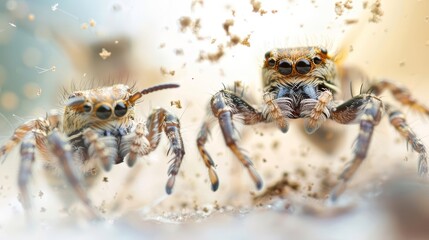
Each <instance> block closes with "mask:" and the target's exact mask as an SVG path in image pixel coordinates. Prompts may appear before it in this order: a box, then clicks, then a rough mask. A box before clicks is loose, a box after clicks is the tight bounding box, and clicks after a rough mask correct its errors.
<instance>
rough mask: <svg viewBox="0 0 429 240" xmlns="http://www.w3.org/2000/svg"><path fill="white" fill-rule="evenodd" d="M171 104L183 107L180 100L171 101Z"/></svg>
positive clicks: (179, 107)
mask: <svg viewBox="0 0 429 240" xmlns="http://www.w3.org/2000/svg"><path fill="white" fill-rule="evenodd" d="M170 106H175V107H176V108H178V109H181V108H182V103H181V102H180V100H175V101H171V102H170Z"/></svg>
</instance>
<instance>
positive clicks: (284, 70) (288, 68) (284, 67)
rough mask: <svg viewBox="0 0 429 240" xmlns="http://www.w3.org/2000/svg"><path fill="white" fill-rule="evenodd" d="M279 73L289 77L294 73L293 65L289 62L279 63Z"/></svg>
mask: <svg viewBox="0 0 429 240" xmlns="http://www.w3.org/2000/svg"><path fill="white" fill-rule="evenodd" d="M279 72H280V73H281V74H283V75H289V74H291V73H292V63H291V62H289V61H288V60H281V61H280V62H279Z"/></svg>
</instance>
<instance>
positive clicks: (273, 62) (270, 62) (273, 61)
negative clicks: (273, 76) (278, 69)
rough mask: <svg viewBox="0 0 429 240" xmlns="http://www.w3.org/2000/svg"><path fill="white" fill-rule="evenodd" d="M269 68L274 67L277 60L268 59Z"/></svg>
mask: <svg viewBox="0 0 429 240" xmlns="http://www.w3.org/2000/svg"><path fill="white" fill-rule="evenodd" d="M267 63H268V66H270V67H274V66H275V65H276V60H275V59H274V58H270V59H268V62H267Z"/></svg>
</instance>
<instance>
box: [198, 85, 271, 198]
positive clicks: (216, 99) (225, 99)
mask: <svg viewBox="0 0 429 240" xmlns="http://www.w3.org/2000/svg"><path fill="white" fill-rule="evenodd" d="M210 105H211V110H212V112H213V115H214V116H215V117H216V118H217V119H218V121H219V125H220V128H221V130H222V134H223V137H224V139H225V143H226V145H227V146H228V147H229V149H231V151H232V152H233V153H234V155H235V156H236V157H237V158H238V159H239V160H240V161H241V163H242V164H243V165H244V166H245V167H246V168H247V170H248V172H249V174H250V177H251V178H252V180H253V181H254V182H255V184H256V188H257V189H261V188H262V179H261V177H260V176H259V174H258V173H257V172H256V170H255V168H254V167H253V163H252V161H251V160H250V159H249V157H247V156H246V155H245V154H244V153H243V152H242V151H241V150H240V148H239V147H238V145H237V139H236V137H235V136H234V134H233V133H234V124H233V119H232V118H233V115H236V116H239V117H240V118H241V119H242V120H243V123H244V124H246V125H251V124H256V123H259V122H263V121H264V120H265V118H264V117H263V116H262V113H261V112H259V111H257V110H256V109H254V108H253V107H252V106H250V104H248V103H247V102H246V101H244V100H243V99H242V98H240V97H239V96H237V95H236V94H234V93H233V92H231V91H228V90H221V91H219V92H218V93H216V94H215V95H214V96H213V98H212V99H211V102H210ZM210 127H211V122H210V120H209V119H207V120H206V121H205V122H204V123H203V125H202V127H201V130H200V133H199V134H198V139H197V146H198V150H199V152H200V154H201V157H202V158H203V160H204V163H205V165H206V166H207V168H208V171H209V177H210V181H211V185H212V190H213V191H216V190H217V188H218V186H219V179H218V177H217V174H216V172H215V170H214V162H213V160H212V158H211V157H210V155H209V154H208V152H207V151H206V149H205V148H204V145H205V143H206V142H207V136H208V134H209V133H210Z"/></svg>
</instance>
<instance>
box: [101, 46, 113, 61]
mask: <svg viewBox="0 0 429 240" xmlns="http://www.w3.org/2000/svg"><path fill="white" fill-rule="evenodd" d="M99 55H100V57H101V58H102V59H103V60H106V59H107V58H108V57H110V55H112V53H111V52H109V51H107V50H106V49H105V48H102V49H101V52H100V53H99Z"/></svg>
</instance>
